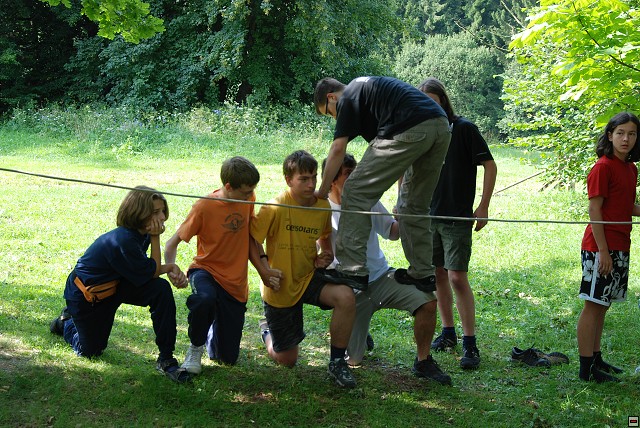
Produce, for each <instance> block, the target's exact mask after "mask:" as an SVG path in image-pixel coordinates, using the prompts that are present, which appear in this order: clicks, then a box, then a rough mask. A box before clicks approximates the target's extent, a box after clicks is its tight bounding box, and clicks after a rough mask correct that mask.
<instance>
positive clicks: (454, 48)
mask: <svg viewBox="0 0 640 428" xmlns="http://www.w3.org/2000/svg"><path fill="white" fill-rule="evenodd" d="M395 73H396V75H397V76H398V77H399V78H401V79H403V80H405V81H407V82H410V83H412V84H413V85H416V86H417V85H419V84H420V82H422V81H423V80H424V79H426V78H427V77H435V78H437V79H439V80H441V81H442V83H444V85H445V86H446V87H447V92H448V93H449V96H450V97H451V103H452V104H453V106H454V108H455V110H456V113H458V114H463V115H465V116H467V117H468V118H469V119H471V120H472V121H473V122H475V123H476V124H477V125H478V127H479V128H480V129H482V130H483V131H484V132H487V133H493V134H495V133H496V131H497V129H496V122H497V121H498V120H499V118H500V117H502V101H501V100H500V93H501V88H502V80H501V79H500V78H497V77H496V75H500V74H501V73H502V65H501V62H500V58H499V55H498V53H497V52H496V51H494V50H491V49H489V48H487V47H484V46H478V45H477V44H476V42H475V41H474V40H473V38H472V37H471V36H470V35H468V34H466V33H462V34H454V35H450V36H445V35H436V36H432V37H428V38H427V39H426V40H425V41H424V43H406V44H405V45H404V46H403V49H402V51H401V52H400V53H399V54H398V57H397V59H396V68H395Z"/></svg>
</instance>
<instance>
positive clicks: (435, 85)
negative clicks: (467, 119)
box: [418, 77, 458, 123]
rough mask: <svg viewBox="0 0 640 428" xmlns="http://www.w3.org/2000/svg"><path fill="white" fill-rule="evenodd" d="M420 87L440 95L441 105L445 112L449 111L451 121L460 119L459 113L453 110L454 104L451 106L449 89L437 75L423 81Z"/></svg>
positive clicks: (421, 89)
mask: <svg viewBox="0 0 640 428" xmlns="http://www.w3.org/2000/svg"><path fill="white" fill-rule="evenodd" d="M418 89H419V90H420V91H422V92H424V93H425V94H427V93H428V94H436V95H437V96H438V97H440V102H441V103H442V105H441V107H442V109H443V110H444V112H445V113H447V118H448V119H449V123H453V122H455V121H456V120H457V119H458V115H456V114H455V113H454V112H453V106H451V101H450V100H449V94H447V90H446V89H445V88H444V85H443V84H442V82H441V81H439V80H438V79H436V78H435V77H429V78H428V79H427V80H425V81H424V82H422V83H421V84H420V86H418Z"/></svg>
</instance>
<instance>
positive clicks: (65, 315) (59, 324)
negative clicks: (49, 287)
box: [49, 308, 71, 336]
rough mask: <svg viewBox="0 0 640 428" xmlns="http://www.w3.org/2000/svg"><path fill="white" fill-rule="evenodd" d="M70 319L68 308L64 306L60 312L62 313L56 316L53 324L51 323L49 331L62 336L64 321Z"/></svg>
mask: <svg viewBox="0 0 640 428" xmlns="http://www.w3.org/2000/svg"><path fill="white" fill-rule="evenodd" d="M68 319H71V315H70V314H69V312H67V308H64V309H63V310H62V312H60V315H58V316H57V317H56V318H54V319H53V321H51V324H49V331H50V332H51V333H53V334H56V335H58V336H62V335H63V334H64V323H65V322H66V321H67V320H68Z"/></svg>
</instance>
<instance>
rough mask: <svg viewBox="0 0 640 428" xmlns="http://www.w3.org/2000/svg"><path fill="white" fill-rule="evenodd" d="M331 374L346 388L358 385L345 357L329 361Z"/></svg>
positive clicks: (337, 382) (339, 384) (338, 383)
mask: <svg viewBox="0 0 640 428" xmlns="http://www.w3.org/2000/svg"><path fill="white" fill-rule="evenodd" d="M329 374H330V375H331V376H332V377H333V379H334V380H335V381H336V384H337V385H338V386H342V387H344V388H354V387H355V386H356V379H355V378H354V377H353V374H352V373H351V370H350V369H349V365H348V364H347V361H346V360H345V359H344V358H336V359H335V360H332V361H329Z"/></svg>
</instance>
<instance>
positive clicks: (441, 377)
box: [411, 355, 451, 385]
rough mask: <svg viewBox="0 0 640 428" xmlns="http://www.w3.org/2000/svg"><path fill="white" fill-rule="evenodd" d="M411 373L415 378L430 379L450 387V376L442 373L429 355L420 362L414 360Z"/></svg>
mask: <svg viewBox="0 0 640 428" xmlns="http://www.w3.org/2000/svg"><path fill="white" fill-rule="evenodd" d="M411 371H412V372H413V374H414V375H416V376H417V377H421V378H425V379H430V380H433V381H434V382H438V383H439V384H441V385H451V376H449V375H448V374H446V373H445V372H443V371H442V369H441V368H440V366H438V363H437V362H436V360H434V359H433V356H431V355H429V356H428V357H427V358H426V359H424V360H421V361H418V358H416V359H415V361H414V362H413V368H412V369H411Z"/></svg>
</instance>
